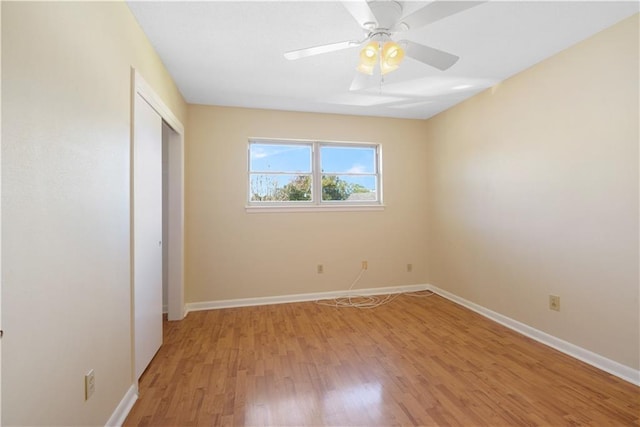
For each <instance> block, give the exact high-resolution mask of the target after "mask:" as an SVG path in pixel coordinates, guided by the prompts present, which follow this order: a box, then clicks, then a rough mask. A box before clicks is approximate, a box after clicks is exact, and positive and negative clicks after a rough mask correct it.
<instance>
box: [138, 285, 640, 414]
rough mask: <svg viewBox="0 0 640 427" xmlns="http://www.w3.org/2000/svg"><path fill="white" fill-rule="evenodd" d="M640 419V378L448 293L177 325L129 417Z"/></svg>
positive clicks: (202, 317)
mask: <svg viewBox="0 0 640 427" xmlns="http://www.w3.org/2000/svg"><path fill="white" fill-rule="evenodd" d="M161 425H170V426H193V425H203V426H204V425H207V426H212V425H229V426H231V425H234V426H240V425H251V426H253V425H256V426H262V425H271V426H325V425H334V426H338V425H339V426H354V425H372V426H373V425H376V426H392V425H442V426H447V425H454V426H455V425H461V426H482V425H490V426H516V425H545V426H564V425H592V426H606V425H615V426H625V425H640V389H639V388H638V387H636V386H634V385H632V384H629V383H627V382H624V381H622V380H620V379H617V378H615V377H613V376H611V375H609V374H606V373H604V372H602V371H599V370H597V369H595V368H593V367H591V366H588V365H586V364H584V363H582V362H580V361H577V360H575V359H572V358H570V357H568V356H565V355H563V354H562V353H559V352H557V351H555V350H553V349H551V348H548V347H546V346H544V345H542V344H539V343H537V342H535V341H533V340H531V339H529V338H526V337H524V336H521V335H519V334H517V333H515V332H513V331H510V330H508V329H506V328H504V327H503V326H501V325H498V324H496V323H494V322H492V321H490V320H487V319H485V318H483V317H481V316H479V315H477V314H475V313H473V312H471V311H469V310H467V309H465V308H463V307H460V306H458V305H456V304H454V303H452V302H450V301H447V300H445V299H443V298H441V297H439V296H435V295H434V296H431V297H423V298H417V297H411V296H408V295H404V296H401V297H399V298H397V299H396V300H394V301H393V302H391V303H389V304H387V305H384V306H381V307H378V308H376V309H353V308H332V307H326V306H321V305H317V304H315V303H312V302H309V303H295V304H282V305H271V306H259V307H244V308H233V309H223V310H212V311H201V312H193V313H190V314H189V315H188V316H187V318H186V319H185V320H183V321H181V322H165V323H164V345H163V346H162V348H161V349H160V351H159V352H158V354H157V356H156V357H155V359H154V360H153V361H152V363H151V365H150V366H149V368H148V369H147V371H146V372H145V374H144V375H143V377H142V379H141V383H140V399H139V400H138V402H137V403H136V404H135V406H134V408H133V409H132V411H131V413H130V414H129V417H128V418H127V420H126V422H125V426H161Z"/></svg>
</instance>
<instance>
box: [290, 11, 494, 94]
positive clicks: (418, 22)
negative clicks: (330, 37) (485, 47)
mask: <svg viewBox="0 0 640 427" xmlns="http://www.w3.org/2000/svg"><path fill="white" fill-rule="evenodd" d="M485 2H486V1H442V0H440V1H438V0H435V1H432V2H431V3H429V4H427V5H426V6H424V7H422V8H420V9H418V10H416V11H415V12H413V13H411V14H409V15H407V16H405V17H404V18H402V13H403V4H402V3H401V2H399V1H395V0H369V1H367V0H358V1H353V0H346V1H343V2H342V4H343V5H344V7H345V8H346V9H347V11H349V13H350V14H351V15H352V16H353V18H354V19H355V20H356V21H357V22H358V24H359V25H360V27H361V28H362V29H363V30H364V33H365V38H364V39H362V40H347V41H341V42H337V43H329V44H325V45H320V46H313V47H308V48H304V49H298V50H292V51H289V52H286V53H285V54H284V57H285V58H287V59H289V60H295V59H300V58H305V57H308V56H314V55H320V54H324V53H329V52H335V51H339V50H343V49H349V48H353V47H358V46H362V49H361V51H360V62H359V64H358V67H357V70H358V71H360V72H361V73H363V74H367V75H372V74H373V73H374V70H376V71H378V68H376V65H378V64H379V65H380V67H379V71H380V73H381V74H382V75H384V74H386V73H389V72H391V71H394V70H396V69H398V67H399V65H400V62H401V61H402V59H403V58H404V56H405V55H406V56H408V57H411V58H413V59H415V60H418V61H420V62H423V63H425V64H427V65H430V66H432V67H435V68H437V69H439V70H442V71H444V70H446V69H448V68H450V67H451V66H452V65H453V64H455V63H456V62H457V61H458V59H460V58H459V57H458V56H456V55H453V54H451V53H448V52H444V51H442V50H439V49H435V48H433V47H429V46H425V45H423V44H419V43H416V42H412V41H410V40H398V41H394V38H396V35H397V34H398V33H402V32H404V31H408V30H410V29H416V28H420V27H423V26H425V25H428V24H431V23H433V22H435V21H438V20H440V19H443V18H446V17H448V16H451V15H453V14H456V13H458V12H462V11H463V10H467V9H469V8H472V7H474V6H477V5H479V4H482V3H485ZM356 80H358V77H356ZM356 80H354V84H352V87H351V89H352V90H354V89H358V87H355V86H359V85H358V84H356ZM354 85H355V86H354Z"/></svg>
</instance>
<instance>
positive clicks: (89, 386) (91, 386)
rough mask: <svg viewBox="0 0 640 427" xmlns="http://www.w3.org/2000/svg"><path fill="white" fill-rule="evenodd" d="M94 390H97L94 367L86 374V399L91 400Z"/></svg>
mask: <svg viewBox="0 0 640 427" xmlns="http://www.w3.org/2000/svg"><path fill="white" fill-rule="evenodd" d="M94 391H96V377H95V374H94V372H93V369H92V370H90V371H89V372H87V373H86V374H85V376H84V400H89V398H90V397H91V395H92V394H93V392H94Z"/></svg>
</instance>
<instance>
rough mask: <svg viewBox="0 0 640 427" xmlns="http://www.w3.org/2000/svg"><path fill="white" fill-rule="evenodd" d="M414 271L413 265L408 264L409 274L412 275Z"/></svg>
mask: <svg viewBox="0 0 640 427" xmlns="http://www.w3.org/2000/svg"><path fill="white" fill-rule="evenodd" d="M412 271H413V264H407V273H411V272H412Z"/></svg>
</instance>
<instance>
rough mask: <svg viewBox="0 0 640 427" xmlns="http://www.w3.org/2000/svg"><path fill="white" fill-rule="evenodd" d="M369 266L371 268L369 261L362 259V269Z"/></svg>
mask: <svg viewBox="0 0 640 427" xmlns="http://www.w3.org/2000/svg"><path fill="white" fill-rule="evenodd" d="M367 268H369V263H368V262H367V261H362V269H363V270H366V269H367Z"/></svg>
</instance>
